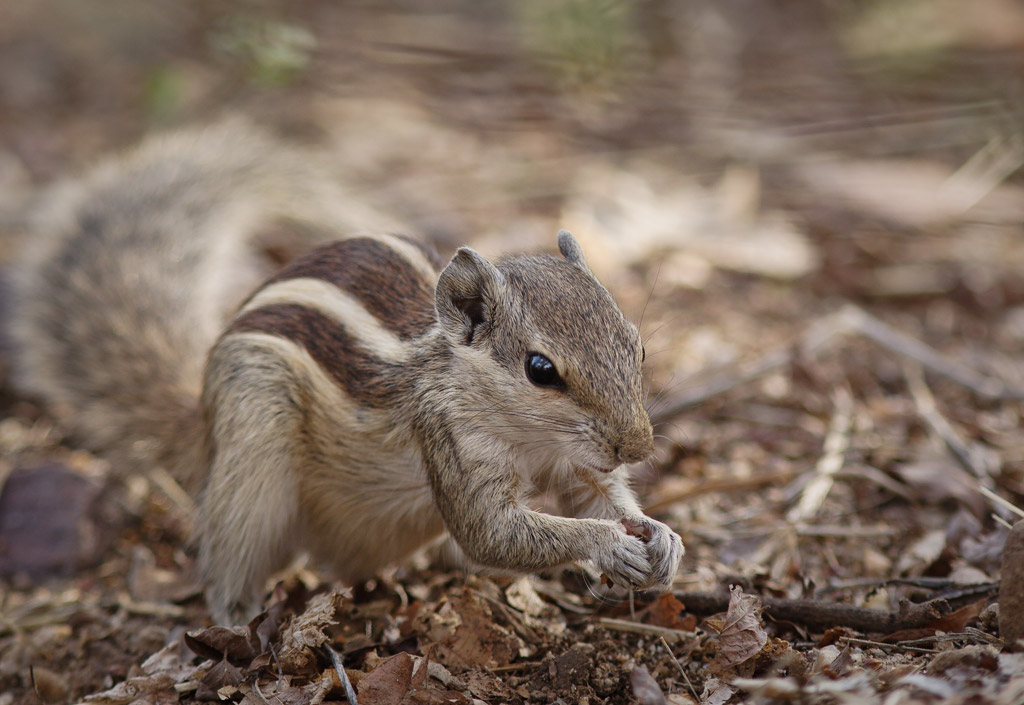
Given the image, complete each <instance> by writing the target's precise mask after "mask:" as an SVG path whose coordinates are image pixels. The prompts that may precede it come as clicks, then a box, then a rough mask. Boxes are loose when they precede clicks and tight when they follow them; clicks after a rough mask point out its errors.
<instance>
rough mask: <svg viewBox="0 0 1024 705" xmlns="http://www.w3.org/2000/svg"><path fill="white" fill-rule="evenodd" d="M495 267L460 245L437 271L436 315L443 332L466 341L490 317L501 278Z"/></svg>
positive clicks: (452, 339)
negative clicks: (445, 265) (441, 268)
mask: <svg viewBox="0 0 1024 705" xmlns="http://www.w3.org/2000/svg"><path fill="white" fill-rule="evenodd" d="M502 279H503V277H502V274H501V272H499V271H498V268H497V267H495V266H494V265H493V264H491V263H490V262H488V261H487V260H486V259H484V258H483V257H482V256H480V255H479V254H478V253H477V252H475V251H474V250H471V249H469V248H468V247H460V248H459V249H458V251H457V252H456V253H455V256H454V257H452V261H451V262H449V263H448V266H447V267H445V268H444V269H443V270H442V271H441V276H440V277H439V278H438V280H437V288H436V289H435V292H434V305H435V306H436V307H437V317H438V320H439V321H440V322H441V327H442V329H443V330H444V333H445V335H446V336H447V337H448V339H449V340H451V341H452V342H454V343H461V344H466V345H468V344H469V343H471V342H473V338H474V336H475V335H476V333H477V331H478V330H479V328H480V326H482V325H484V324H485V323H487V322H488V321H489V320H490V316H491V311H492V310H493V306H492V304H493V303H494V299H495V298H496V297H497V295H498V290H499V287H500V286H501V282H502Z"/></svg>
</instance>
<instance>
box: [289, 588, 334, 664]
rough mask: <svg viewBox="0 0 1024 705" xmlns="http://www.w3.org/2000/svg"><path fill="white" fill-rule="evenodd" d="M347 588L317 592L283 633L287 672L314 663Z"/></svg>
mask: <svg viewBox="0 0 1024 705" xmlns="http://www.w3.org/2000/svg"><path fill="white" fill-rule="evenodd" d="M349 594H350V593H349V592H348V591H340V590H332V591H331V592H329V593H326V594H323V595H317V596H316V597H314V598H313V599H312V600H310V602H309V606H308V607H307V608H306V611H305V612H303V613H302V614H300V615H299V616H297V617H296V618H295V619H293V620H292V621H291V623H290V624H288V625H287V626H285V628H284V629H283V630H282V632H281V653H280V654H279V658H280V661H281V666H282V667H283V668H284V669H285V670H287V671H302V670H304V669H306V668H308V667H309V666H310V665H312V664H313V663H315V661H316V654H314V653H313V650H314V649H316V648H318V647H320V646H323V645H324V644H326V643H327V642H328V641H329V640H330V637H328V636H327V629H328V627H331V626H333V625H335V624H337V623H338V622H337V620H336V619H335V612H336V611H337V608H338V606H339V605H340V604H341V602H342V601H343V600H345V599H346V598H347V597H348V596H349Z"/></svg>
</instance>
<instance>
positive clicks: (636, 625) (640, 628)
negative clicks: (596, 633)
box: [594, 617, 694, 641]
mask: <svg viewBox="0 0 1024 705" xmlns="http://www.w3.org/2000/svg"><path fill="white" fill-rule="evenodd" d="M594 621H595V622H596V623H597V625H598V626H600V627H604V628H606V629H612V630H614V631H617V632H630V633H632V634H649V635H651V636H659V637H662V638H666V637H667V638H670V639H672V640H673V641H682V640H683V639H692V638H693V637H694V633H693V632H684V631H683V630H681V629H669V628H667V627H659V626H657V625H654V624H644V623H643V622H631V621H629V620H628V619H614V618H612V617H598V618H597V619H595V620H594Z"/></svg>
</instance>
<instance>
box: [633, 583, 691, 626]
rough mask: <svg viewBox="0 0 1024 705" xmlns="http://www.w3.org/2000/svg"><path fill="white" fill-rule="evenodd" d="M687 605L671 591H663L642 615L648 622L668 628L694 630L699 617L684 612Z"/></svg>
mask: <svg viewBox="0 0 1024 705" xmlns="http://www.w3.org/2000/svg"><path fill="white" fill-rule="evenodd" d="M685 609H686V606H685V605H683V603H682V602H680V601H679V600H678V599H677V598H676V596H675V595H673V594H672V593H670V592H663V593H661V594H660V595H658V596H657V597H656V598H654V601H653V602H651V604H650V605H648V606H647V607H646V608H645V609H644V610H643V612H642V613H641V617H642V618H643V621H644V622H645V623H647V624H654V625H656V626H659V627H665V628H666V629H679V630H681V631H693V630H694V629H696V628H697V618H696V617H695V616H694V615H692V614H684V613H683V611H684V610H685Z"/></svg>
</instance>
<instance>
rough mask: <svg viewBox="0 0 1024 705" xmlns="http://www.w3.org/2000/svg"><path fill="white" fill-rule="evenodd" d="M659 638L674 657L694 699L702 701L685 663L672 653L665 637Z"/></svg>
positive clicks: (670, 655)
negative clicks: (680, 661)
mask: <svg viewBox="0 0 1024 705" xmlns="http://www.w3.org/2000/svg"><path fill="white" fill-rule="evenodd" d="M658 638H659V639H661V643H662V644H664V645H665V651H667V652H668V655H669V657H670V658H671V659H672V663H674V664H675V665H676V668H678V669H679V675H681V676H682V677H683V680H684V681H686V687H687V688H689V689H690V694H691V695H693V698H694V700H696V701H697V702H700V696H699V695H697V691H696V690H694V688H693V683H691V682H690V677H689V676H688V675H686V669H685V668H683V664H681V663H679V659H677V658H676V655H675V654H674V653H672V647H671V646H669V645H668V642H667V641H665V637H663V636H660V637H658Z"/></svg>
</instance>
